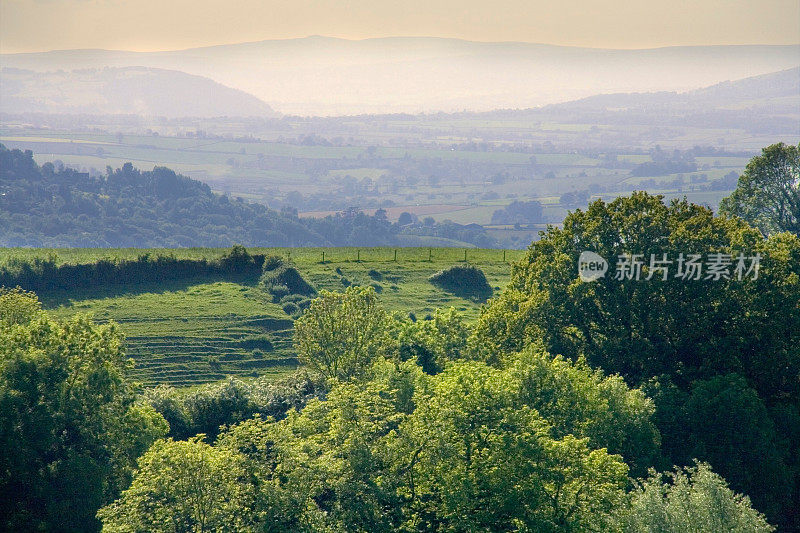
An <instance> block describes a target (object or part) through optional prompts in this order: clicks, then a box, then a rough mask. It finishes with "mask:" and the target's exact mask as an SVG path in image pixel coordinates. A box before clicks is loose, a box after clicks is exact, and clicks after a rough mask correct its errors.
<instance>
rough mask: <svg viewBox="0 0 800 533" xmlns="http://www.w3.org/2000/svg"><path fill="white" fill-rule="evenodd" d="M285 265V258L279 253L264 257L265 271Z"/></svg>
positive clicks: (263, 268)
mask: <svg viewBox="0 0 800 533" xmlns="http://www.w3.org/2000/svg"><path fill="white" fill-rule="evenodd" d="M282 266H283V258H282V257H280V256H278V255H270V256H267V257H265V258H264V266H263V267H262V270H263V271H264V272H271V271H273V270H275V269H276V268H278V267H282Z"/></svg>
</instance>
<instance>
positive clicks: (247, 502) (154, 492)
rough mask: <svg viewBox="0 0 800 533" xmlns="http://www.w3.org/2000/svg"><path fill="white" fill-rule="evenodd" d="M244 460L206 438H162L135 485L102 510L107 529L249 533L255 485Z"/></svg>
mask: <svg viewBox="0 0 800 533" xmlns="http://www.w3.org/2000/svg"><path fill="white" fill-rule="evenodd" d="M243 479H244V470H243V469H242V458H241V456H240V455H239V454H236V453H234V452H232V451H230V450H228V449H226V448H223V447H211V446H209V445H208V444H206V443H204V442H203V441H202V436H199V437H193V438H191V439H189V440H188V441H173V440H172V439H168V440H159V441H157V442H155V443H154V444H153V445H152V446H151V447H150V449H149V450H148V451H147V453H145V454H144V455H143V456H142V457H141V458H140V459H139V468H138V470H137V472H136V476H135V477H134V479H133V483H132V484H131V486H130V487H129V488H128V489H126V490H125V491H124V492H123V493H122V495H121V497H120V498H119V500H117V501H115V502H113V503H111V504H110V505H108V506H106V507H104V508H103V509H101V510H100V511H99V512H98V517H99V518H100V520H102V522H103V531H109V532H137V531H157V532H170V533H171V532H179V531H180V532H183V531H186V532H188V531H195V532H203V531H249V530H251V529H250V527H249V526H250V523H249V522H248V520H250V519H252V513H251V512H250V510H251V505H252V503H251V502H252V497H251V490H250V488H251V487H250V485H249V484H247V483H246V482H243Z"/></svg>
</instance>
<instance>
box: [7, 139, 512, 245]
mask: <svg viewBox="0 0 800 533" xmlns="http://www.w3.org/2000/svg"><path fill="white" fill-rule="evenodd" d="M411 229H414V228H411ZM422 229H423V228H417V230H418V231H416V232H413V233H412V232H409V233H405V232H406V228H405V227H401V226H400V225H398V224H392V223H391V222H390V221H389V220H388V218H387V217H386V216H385V213H382V214H381V215H379V214H376V215H373V216H370V215H366V214H364V213H363V212H358V211H352V212H348V213H337V214H336V215H334V216H328V217H325V218H319V219H318V218H305V219H300V218H298V217H297V214H296V212H294V213H292V212H283V211H281V212H278V211H275V210H272V209H269V208H268V207H267V206H264V205H261V204H255V203H248V202H245V201H243V200H242V199H240V198H237V199H235V200H232V199H230V198H228V197H227V196H222V195H220V194H216V193H214V192H212V191H211V188H210V187H209V186H208V185H206V184H205V183H202V182H200V181H197V180H193V179H191V178H187V177H186V176H182V175H180V174H176V173H175V172H174V171H172V170H170V169H168V168H165V167H155V168H153V170H150V171H141V170H139V169H137V168H135V167H134V166H133V165H132V164H131V163H126V164H124V165H123V166H122V168H118V169H116V170H112V169H111V168H109V169H107V172H106V175H104V176H97V175H95V176H92V175H90V174H88V173H83V172H78V171H76V170H74V169H70V168H56V166H55V165H53V164H52V163H45V164H43V165H42V166H41V167H40V166H39V165H37V164H36V162H35V161H34V159H33V153H32V152H31V151H30V150H26V151H24V152H23V151H21V150H9V149H7V148H6V147H5V146H4V145H2V144H0V247H8V246H31V247H112V248H153V247H170V248H172V247H187V246H201V247H202V246H231V245H233V244H242V245H245V246H270V247H271V246H389V245H398V244H405V245H407V246H423V245H428V244H430V243H431V242H437V244H435V245H436V246H446V244H442V243H441V241H445V240H447V239H449V240H450V241H449V245H451V246H459V247H460V246H469V245H470V244H473V245H477V246H480V247H483V248H490V247H493V246H496V244H497V243H496V242H495V241H494V240H493V239H492V238H490V237H489V236H488V235H487V234H486V233H485V232H484V230H483V228H482V227H480V226H476V227H473V225H468V226H462V225H460V224H455V223H453V222H444V223H437V224H434V225H433V226H431V227H426V228H424V229H425V231H424V232H422V231H421V230H422ZM432 237H433V238H435V237H441V238H442V239H441V241H436V240H435V239H434V240H433V241H432V240H431V238H432ZM455 237H457V238H460V239H462V240H460V241H457V240H454V238H455ZM468 243H469V244H468Z"/></svg>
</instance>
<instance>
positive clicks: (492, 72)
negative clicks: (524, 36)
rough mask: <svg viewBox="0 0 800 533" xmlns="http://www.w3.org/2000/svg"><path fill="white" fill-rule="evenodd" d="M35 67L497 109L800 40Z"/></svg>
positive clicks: (455, 47) (428, 40)
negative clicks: (171, 73) (164, 75)
mask: <svg viewBox="0 0 800 533" xmlns="http://www.w3.org/2000/svg"><path fill="white" fill-rule="evenodd" d="M0 63H2V64H3V65H4V66H8V67H17V68H26V69H29V70H34V71H48V70H57V69H70V70H72V69H77V68H101V67H104V66H109V67H126V66H145V67H150V68H162V69H169V70H178V71H182V72H186V73H188V74H193V75H198V76H203V77H207V78H209V79H212V80H214V81H216V82H218V83H221V84H223V85H227V86H229V87H232V88H236V89H239V90H242V91H245V92H247V93H249V94H252V95H254V96H256V97H258V98H260V99H261V100H264V101H266V102H269V103H270V105H271V106H272V107H274V108H275V109H276V110H277V111H280V112H282V113H284V114H297V115H318V116H325V115H348V114H365V113H397V112H400V113H405V112H408V113H418V112H436V111H445V112H454V111H462V110H470V111H488V110H491V109H498V108H510V107H513V108H526V107H537V106H542V105H548V104H555V103H560V102H566V101H570V100H576V99H579V98H583V97H587V96H592V95H594V94H598V93H613V92H650V91H658V90H668V91H686V90H691V89H696V88H699V87H705V86H708V85H712V84H714V83H718V82H721V81H724V80H730V79H738V78H745V77H749V76H755V75H760V74H766V73H768V72H775V71H778V70H783V69H786V68H790V67H794V66H796V65H800V45H712V46H678V47H661V48H649V49H603V48H585V47H568V46H562V45H550V44H541V43H526V42H520V41H502V42H481V41H466V40H460V39H452V38H437V37H424V38H420V37H383V38H370V39H363V40H348V39H341V38H335V37H324V36H317V37H306V38H300V39H283V40H264V41H253V42H249V43H237V44H227V45H226V44H223V45H212V46H209V47H200V48H188V49H184V50H173V51H163V52H126V51H109V50H102V49H89V50H82V51H81V50H66V51H51V52H27V53H21V54H2V55H0Z"/></svg>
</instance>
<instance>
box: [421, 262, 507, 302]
mask: <svg viewBox="0 0 800 533" xmlns="http://www.w3.org/2000/svg"><path fill="white" fill-rule="evenodd" d="M428 281H430V282H431V283H432V284H433V285H436V286H437V287H439V288H441V289H444V290H446V291H448V292H451V293H453V294H455V295H456V296H459V297H461V298H468V299H471V300H477V301H485V300H487V299H489V298H490V297H491V296H492V287H491V285H489V282H488V281H487V280H486V275H485V274H484V273H483V271H482V270H481V269H479V268H478V267H476V266H472V265H455V266H451V267H450V268H447V269H444V270H440V271H439V272H437V273H436V274H434V275H432V276H431V277H430V278H428Z"/></svg>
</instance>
